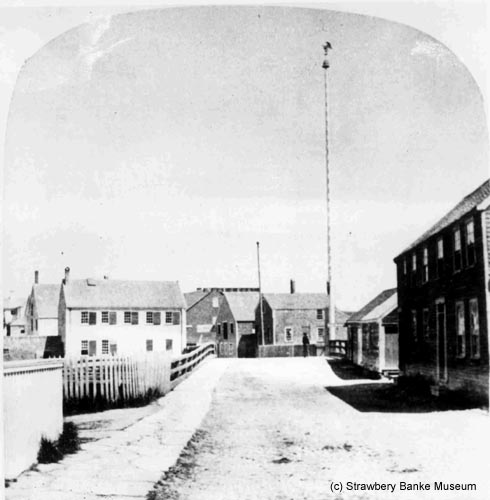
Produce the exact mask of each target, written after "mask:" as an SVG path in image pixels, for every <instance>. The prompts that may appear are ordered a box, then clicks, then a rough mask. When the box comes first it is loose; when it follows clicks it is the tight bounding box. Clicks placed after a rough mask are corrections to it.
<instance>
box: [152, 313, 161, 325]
mask: <svg viewBox="0 0 490 500" xmlns="http://www.w3.org/2000/svg"><path fill="white" fill-rule="evenodd" d="M161 323H162V313H161V312H160V311H158V312H154V313H153V324H154V325H160V324H161Z"/></svg>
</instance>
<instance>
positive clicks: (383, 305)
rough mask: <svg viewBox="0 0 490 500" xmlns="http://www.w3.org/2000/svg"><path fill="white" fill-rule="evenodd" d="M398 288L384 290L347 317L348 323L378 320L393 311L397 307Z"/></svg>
mask: <svg viewBox="0 0 490 500" xmlns="http://www.w3.org/2000/svg"><path fill="white" fill-rule="evenodd" d="M396 290H397V289H396V288H389V289H388V290H383V291H382V292H381V293H380V294H378V295H376V297H374V299H373V300H371V301H370V302H368V303H367V304H366V305H365V306H364V307H363V308H362V309H360V310H359V311H357V312H356V313H354V314H353V315H352V316H351V317H350V318H348V319H347V321H346V323H359V322H362V321H366V322H367V321H376V320H378V319H380V318H382V317H384V316H386V315H387V314H389V313H391V312H392V311H393V309H394V308H396V307H397V300H398V298H397V293H396Z"/></svg>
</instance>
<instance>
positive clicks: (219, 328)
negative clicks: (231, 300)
mask: <svg viewBox="0 0 490 500" xmlns="http://www.w3.org/2000/svg"><path fill="white" fill-rule="evenodd" d="M217 328H218V335H221V323H218V327H217Z"/></svg>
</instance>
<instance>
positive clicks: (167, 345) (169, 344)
mask: <svg viewBox="0 0 490 500" xmlns="http://www.w3.org/2000/svg"><path fill="white" fill-rule="evenodd" d="M172 345H173V340H172V339H167V340H166V341H165V348H166V349H167V351H171V350H172Z"/></svg>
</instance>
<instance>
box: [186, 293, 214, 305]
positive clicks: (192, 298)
mask: <svg viewBox="0 0 490 500" xmlns="http://www.w3.org/2000/svg"><path fill="white" fill-rule="evenodd" d="M210 293H211V292H203V291H202V290H196V291H195V292H188V293H184V297H185V301H186V304H187V309H190V308H191V307H193V306H195V305H196V304H197V303H198V302H200V301H201V300H202V299H204V297H206V295H209V294H210Z"/></svg>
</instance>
